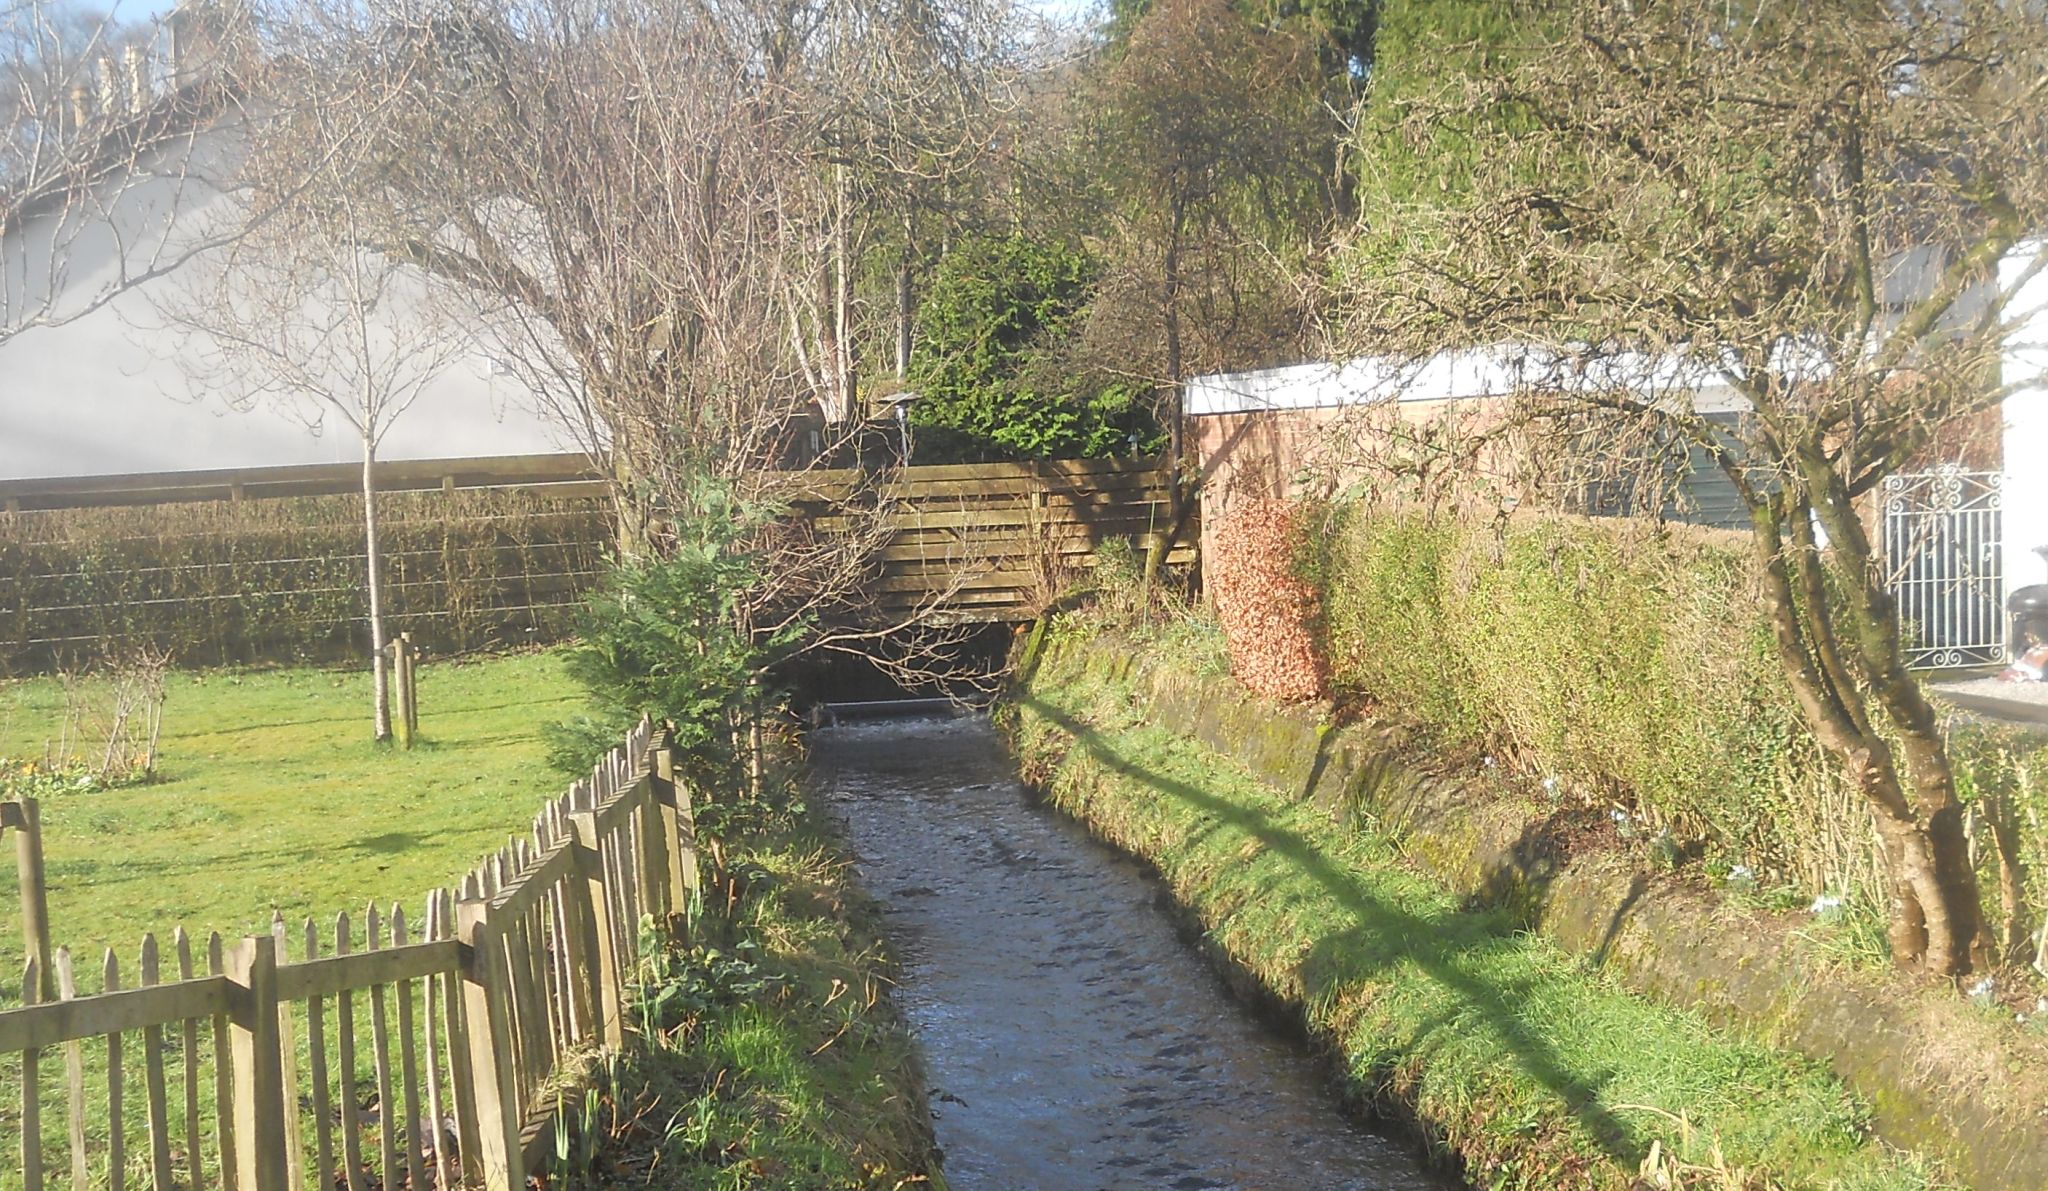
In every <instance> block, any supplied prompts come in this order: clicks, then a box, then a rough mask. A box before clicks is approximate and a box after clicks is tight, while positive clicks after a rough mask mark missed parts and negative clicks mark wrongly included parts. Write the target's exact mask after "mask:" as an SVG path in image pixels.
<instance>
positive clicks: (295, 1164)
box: [270, 910, 326, 1191]
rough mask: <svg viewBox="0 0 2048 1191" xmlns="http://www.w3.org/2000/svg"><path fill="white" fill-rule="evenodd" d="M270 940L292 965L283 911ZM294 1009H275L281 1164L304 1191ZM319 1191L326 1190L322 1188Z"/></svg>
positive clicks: (273, 921)
mask: <svg viewBox="0 0 2048 1191" xmlns="http://www.w3.org/2000/svg"><path fill="white" fill-rule="evenodd" d="M270 938H271V940H272V942H273V943H275V944H276V948H277V962H278V963H281V964H283V963H290V962H291V946H290V943H289V940H288V938H287V936H286V934H285V925H284V911H283V910H272V911H271V912H270ZM296 1008H297V1006H295V1005H293V1004H291V1003H290V1002H284V1003H282V1004H280V1005H278V1007H277V1050H278V1058H279V1059H280V1060H281V1063H280V1067H281V1070H282V1078H283V1079H284V1087H285V1096H284V1141H285V1146H284V1162H285V1177H286V1178H287V1179H288V1180H289V1181H290V1183H291V1186H292V1187H293V1188H294V1191H305V1187H306V1145H305V1140H304V1138H305V1135H304V1134H303V1133H301V1132H299V1045H298V1030H297V1028H296V1027H295V1026H294V1024H293V1022H292V1014H293V1011H294V1010H295V1009H296ZM321 1191H326V1189H325V1188H322V1189H321Z"/></svg>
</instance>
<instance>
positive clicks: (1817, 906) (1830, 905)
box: [1807, 893, 1842, 914]
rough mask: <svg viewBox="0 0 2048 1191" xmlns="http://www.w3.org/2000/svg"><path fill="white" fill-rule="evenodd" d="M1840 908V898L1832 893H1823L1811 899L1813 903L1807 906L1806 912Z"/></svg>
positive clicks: (1822, 911) (1819, 912) (1821, 911)
mask: <svg viewBox="0 0 2048 1191" xmlns="http://www.w3.org/2000/svg"><path fill="white" fill-rule="evenodd" d="M1841 908H1842V899H1841V898H1839V897H1836V896H1834V895H1833V894H1829V893H1823V894H1821V895H1820V896H1819V897H1817V898H1814V899H1813V904H1812V905H1810V906H1808V907H1807V912H1809V913H1813V914H1825V913H1827V912H1828V911H1829V910H1839V909H1841Z"/></svg>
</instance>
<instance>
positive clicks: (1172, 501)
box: [1144, 195, 1188, 591]
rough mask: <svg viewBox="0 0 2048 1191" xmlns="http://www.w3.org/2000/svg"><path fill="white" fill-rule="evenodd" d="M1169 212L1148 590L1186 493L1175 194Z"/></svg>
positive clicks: (1179, 521) (1181, 516)
mask: <svg viewBox="0 0 2048 1191" xmlns="http://www.w3.org/2000/svg"><path fill="white" fill-rule="evenodd" d="M1172 208H1173V209H1172V213H1171V215H1170V217H1169V227H1168V231H1167V237H1166V257H1165V260H1164V261H1163V262H1161V266H1162V267H1161V273H1162V277H1161V280H1162V282H1163V284H1162V285H1161V287H1160V305H1161V310H1160V314H1161V318H1162V321H1163V322H1164V324H1165V331H1166V387H1165V391H1164V392H1163V393H1161V394H1160V398H1159V414H1160V419H1161V420H1162V421H1164V422H1165V423H1166V471H1167V476H1166V480H1167V483H1166V492H1167V504H1166V520H1167V524H1168V526H1169V528H1168V529H1167V531H1166V534H1165V536H1164V537H1163V538H1161V539H1160V540H1159V541H1157V542H1155V543H1154V544H1153V547H1152V551H1151V553H1149V554H1147V555H1146V556H1145V574H1144V586H1145V588H1146V589H1147V590H1148V591H1149V590H1150V589H1151V586H1152V581H1153V580H1154V579H1155V578H1157V577H1158V575H1159V570H1160V568H1161V567H1162V566H1164V565H1165V564H1166V555H1167V552H1168V551H1169V550H1171V549H1172V548H1173V539H1175V538H1176V537H1178V536H1180V531H1181V527H1182V526H1183V525H1185V524H1186V523H1187V514H1188V510H1187V494H1186V493H1185V492H1183V491H1182V490H1181V482H1180V477H1181V465H1182V462H1183V459H1184V455H1185V453H1186V451H1187V444H1186V442H1185V440H1184V435H1183V425H1184V423H1185V419H1184V418H1183V417H1182V401H1181V381H1182V379H1183V377H1182V375H1181V374H1182V373H1183V372H1184V371H1185V370H1186V368H1187V361H1186V356H1185V354H1184V346H1183V344H1182V342H1181V326H1180V248H1181V244H1180V241H1181V232H1182V228H1183V226H1184V224H1185V222H1186V217H1185V208H1184V205H1183V203H1182V201H1181V199H1180V197H1179V196H1178V195H1176V196H1175V197H1174V199H1173V203H1172Z"/></svg>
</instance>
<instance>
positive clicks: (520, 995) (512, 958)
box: [495, 918, 534, 1119]
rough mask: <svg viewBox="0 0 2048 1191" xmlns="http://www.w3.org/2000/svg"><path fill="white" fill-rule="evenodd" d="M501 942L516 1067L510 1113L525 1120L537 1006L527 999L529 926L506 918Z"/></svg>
mask: <svg viewBox="0 0 2048 1191" xmlns="http://www.w3.org/2000/svg"><path fill="white" fill-rule="evenodd" d="M495 933H496V935H497V937H498V939H499V942H500V946H499V963H500V966H501V967H502V968H503V972H502V976H503V979H504V990H505V1007H506V1009H507V1010H509V1011H510V1015H511V1025H512V1030H511V1036H510V1038H509V1041H508V1049H507V1051H506V1055H507V1058H508V1059H509V1060H510V1062H511V1065H512V1074H513V1079H512V1090H513V1095H512V1104H511V1106H510V1111H511V1112H512V1113H513V1115H514V1116H515V1117H520V1118H522V1119H523V1114H524V1112H525V1109H526V1106H527V1105H528V1104H530V1103H532V1096H533V1065H532V1064H533V1049H534V1048H533V1026H534V1021H533V1003H532V1002H531V1001H529V1000H528V999H527V997H526V993H527V988H526V979H525V976H524V969H525V967H526V924H525V922H524V921H522V920H520V919H516V918H506V919H504V920H503V925H502V926H500V927H499V928H498V930H497V931H496V932H495Z"/></svg>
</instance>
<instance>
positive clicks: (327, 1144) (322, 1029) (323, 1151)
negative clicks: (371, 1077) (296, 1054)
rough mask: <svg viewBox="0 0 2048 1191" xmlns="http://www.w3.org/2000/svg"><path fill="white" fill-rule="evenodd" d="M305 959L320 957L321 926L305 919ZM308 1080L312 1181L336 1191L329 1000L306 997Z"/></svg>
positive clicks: (321, 1189)
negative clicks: (329, 1057) (309, 1089)
mask: <svg viewBox="0 0 2048 1191" xmlns="http://www.w3.org/2000/svg"><path fill="white" fill-rule="evenodd" d="M304 934H305V939H306V950H305V958H306V960H307V962H311V961H313V960H316V959H318V958H320V927H319V925H318V924H316V923H315V922H314V921H313V920H312V919H311V918H308V919H306V926H305V931H304ZM306 1078H307V1080H308V1081H309V1082H311V1084H312V1091H313V1181H314V1186H315V1188H316V1191H334V1091H333V1088H332V1087H331V1086H330V1085H331V1079H330V1073H329V1072H328V1070H327V998H325V997H322V996H317V995H316V996H310V997H307V998H306Z"/></svg>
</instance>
